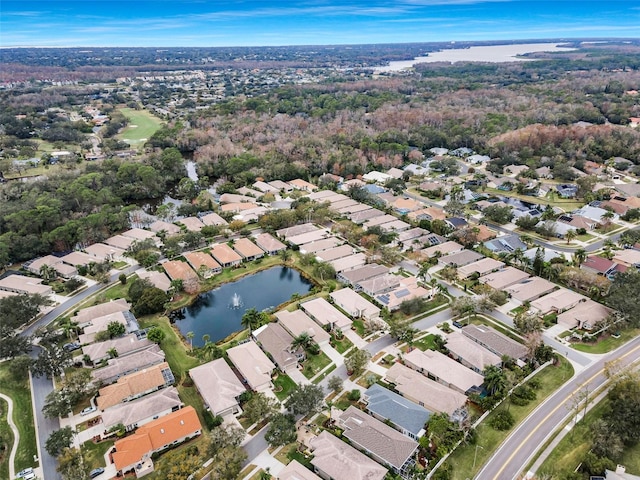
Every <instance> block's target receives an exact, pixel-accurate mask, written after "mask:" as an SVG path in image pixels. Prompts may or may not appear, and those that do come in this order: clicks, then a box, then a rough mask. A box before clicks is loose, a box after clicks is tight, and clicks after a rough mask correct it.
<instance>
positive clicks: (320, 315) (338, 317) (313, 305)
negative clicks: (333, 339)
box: [300, 297, 352, 330]
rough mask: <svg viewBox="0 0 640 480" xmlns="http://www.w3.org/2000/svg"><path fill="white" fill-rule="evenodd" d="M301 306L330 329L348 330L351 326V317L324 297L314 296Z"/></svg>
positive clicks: (312, 317)
mask: <svg viewBox="0 0 640 480" xmlns="http://www.w3.org/2000/svg"><path fill="white" fill-rule="evenodd" d="M300 308H301V309H302V310H304V311H305V312H306V313H307V315H309V317H311V319H312V320H314V321H315V322H316V323H317V324H318V325H320V326H321V327H323V328H327V329H328V330H333V329H340V330H347V329H349V328H351V323H352V322H351V319H349V317H347V316H346V315H344V314H343V313H342V312H341V311H340V310H338V309H337V308H335V307H334V306H333V305H331V304H330V303H329V302H327V301H326V300H325V299H324V298H321V297H320V298H314V299H313V300H309V301H308V302H303V303H301V304H300Z"/></svg>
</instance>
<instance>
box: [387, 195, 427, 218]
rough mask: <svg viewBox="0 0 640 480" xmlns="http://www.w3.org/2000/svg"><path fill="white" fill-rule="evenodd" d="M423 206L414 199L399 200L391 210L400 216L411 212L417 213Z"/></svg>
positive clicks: (392, 205) (393, 204)
mask: <svg viewBox="0 0 640 480" xmlns="http://www.w3.org/2000/svg"><path fill="white" fill-rule="evenodd" d="M420 206H421V204H420V203H418V202H417V201H415V200H413V199H412V198H398V199H397V200H396V201H395V202H393V203H392V204H391V208H393V210H394V211H396V212H398V213H399V214H400V215H406V214H407V213H409V212H415V211H416V210H419V209H420Z"/></svg>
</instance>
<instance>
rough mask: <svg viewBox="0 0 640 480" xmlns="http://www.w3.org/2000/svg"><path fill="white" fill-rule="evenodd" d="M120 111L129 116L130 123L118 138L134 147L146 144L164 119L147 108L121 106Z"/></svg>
mask: <svg viewBox="0 0 640 480" xmlns="http://www.w3.org/2000/svg"><path fill="white" fill-rule="evenodd" d="M120 113H122V114H123V115H124V116H125V117H127V119H128V120H129V124H128V125H127V126H126V127H125V128H124V129H123V130H122V132H120V133H119V134H118V138H119V139H120V140H123V141H125V142H127V143H128V144H129V145H131V146H132V147H139V146H142V145H144V143H145V142H146V141H147V140H149V138H150V137H151V135H153V134H154V133H155V132H156V131H158V130H159V129H160V126H161V125H162V120H160V119H159V118H158V117H156V116H154V115H152V114H151V113H149V112H148V111H147V110H135V109H133V108H121V109H120Z"/></svg>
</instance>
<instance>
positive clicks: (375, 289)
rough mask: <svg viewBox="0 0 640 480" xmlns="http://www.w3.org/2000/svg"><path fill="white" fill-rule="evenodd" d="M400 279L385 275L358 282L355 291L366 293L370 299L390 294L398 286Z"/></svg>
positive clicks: (392, 275) (396, 276)
mask: <svg viewBox="0 0 640 480" xmlns="http://www.w3.org/2000/svg"><path fill="white" fill-rule="evenodd" d="M400 278H402V277H401V276H399V275H394V274H391V273H387V274H386V275H382V276H379V277H375V278H370V279H368V280H363V281H361V282H358V284H357V285H356V289H357V290H358V291H362V292H364V293H366V294H367V295H369V296H370V297H375V296H377V295H382V294H383V293H387V292H390V291H391V290H393V289H394V288H396V287H397V286H398V285H400Z"/></svg>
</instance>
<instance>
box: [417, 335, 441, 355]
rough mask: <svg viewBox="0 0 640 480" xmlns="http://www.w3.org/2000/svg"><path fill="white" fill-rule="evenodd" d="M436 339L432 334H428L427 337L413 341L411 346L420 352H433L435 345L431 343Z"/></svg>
mask: <svg viewBox="0 0 640 480" xmlns="http://www.w3.org/2000/svg"><path fill="white" fill-rule="evenodd" d="M434 338H436V336H435V335H434V334H432V333H430V334H429V335H427V336H425V337H422V338H419V339H418V340H414V341H413V346H414V347H416V348H419V349H420V350H422V351H423V352H424V351H425V350H435V349H436V345H435V343H434V341H433V339H434Z"/></svg>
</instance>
